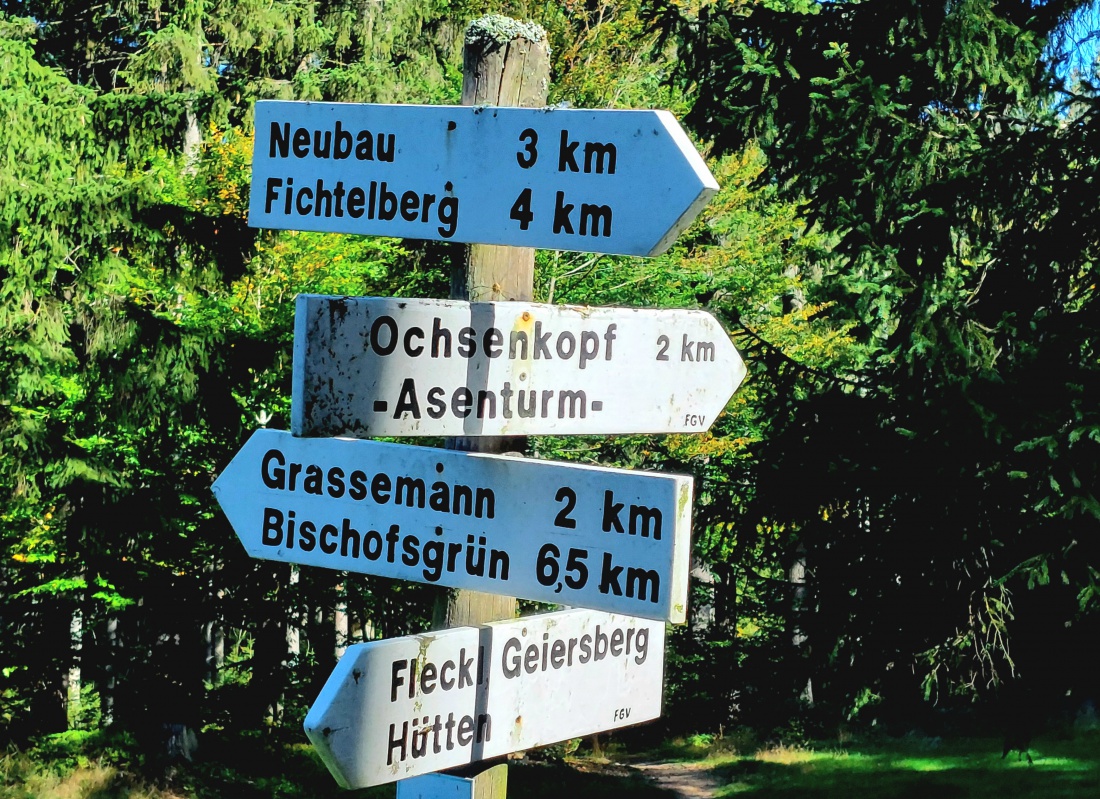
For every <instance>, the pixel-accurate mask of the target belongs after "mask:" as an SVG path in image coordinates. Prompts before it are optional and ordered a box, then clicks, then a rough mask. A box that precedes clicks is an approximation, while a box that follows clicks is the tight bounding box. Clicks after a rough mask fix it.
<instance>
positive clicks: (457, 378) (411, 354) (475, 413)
mask: <svg viewBox="0 0 1100 799" xmlns="http://www.w3.org/2000/svg"><path fill="white" fill-rule="evenodd" d="M744 376H745V364H744V362H743V361H742V360H741V356H740V355H738V353H737V350H736V349H735V348H734V346H733V344H732V343H731V342H730V339H729V336H728V335H727V334H726V332H725V331H724V330H723V329H722V326H721V325H720V324H718V322H717V321H716V320H715V319H714V317H712V316H711V315H710V314H708V313H705V312H703V311H685V310H658V309H631V308H588V307H578V306H562V305H538V304H534V303H520V302H496V303H475V304H471V303H467V302H460V301H455V300H401V299H385V298H376V297H324V296H317V295H299V297H298V301H297V307H296V317H295V332H294V388H293V398H292V400H293V401H292V405H291V429H292V430H293V431H294V433H295V434H296V435H302V436H331V435H351V436H362V437H366V436H478V435H491V436H500V435H547V434H557V435H576V434H586V433H590V434H612V433H680V432H701V431H704V430H706V429H707V428H709V427H710V426H711V424H713V423H714V420H715V418H716V417H717V416H718V414H719V413H721V412H722V409H723V408H725V406H726V403H727V402H728V401H729V398H730V396H731V395H732V394H733V392H734V391H735V390H736V389H737V387H738V385H740V383H741V381H742V380H743V379H744Z"/></svg>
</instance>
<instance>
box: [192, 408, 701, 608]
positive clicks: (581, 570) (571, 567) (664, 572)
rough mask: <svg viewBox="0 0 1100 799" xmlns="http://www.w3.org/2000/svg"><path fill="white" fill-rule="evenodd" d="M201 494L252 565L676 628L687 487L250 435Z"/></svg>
mask: <svg viewBox="0 0 1100 799" xmlns="http://www.w3.org/2000/svg"><path fill="white" fill-rule="evenodd" d="M213 488H214V494H215V495H216V496H217V499H218V503H219V504H220V505H221V507H222V510H223V511H225V515H226V516H227V517H229V521H230V523H231V524H232V526H233V529H234V530H235V531H236V533H237V537H238V538H240V539H241V543H243V544H244V547H245V549H246V550H248V553H249V554H250V555H252V556H253V557H256V558H266V559H268V560H279V561H284V562H287V563H300V564H303V565H307V566H324V567H327V568H330V569H339V570H341V571H352V572H364V573H366V574H377V575H381V576H384V577H394V578H397V579H402V580H413V581H416V582H421V583H435V584H438V585H444V586H448V587H451V588H465V589H472V590H476V591H485V592H488V593H493V594H503V595H505V596H517V597H522V598H525V599H535V600H540V601H543V602H553V603H560V604H564V605H579V606H581V607H589V608H595V609H599V610H607V611H611V612H615V613H627V614H630V615H634V616H642V617H646V618H652V619H663V620H668V621H672V622H681V621H683V620H684V616H685V605H686V603H687V583H688V568H689V566H688V560H689V555H690V543H689V535H690V525H691V490H692V479H691V478H690V477H687V476H680V475H667V474H659V473H652V472H641V471H630V470H626V469H609V468H605V467H599V466H586V465H581V464H571V463H555V462H551V461H539V460H534V459H530V458H520V457H507V456H503V455H484V454H478V453H467V452H459V451H455V450H444V449H434V448H429V447H416V446H410V445H404V444H389V443H384V442H379V441H369V440H357V439H347V438H298V437H295V436H292V435H291V434H290V433H287V432H285V431H280V430H257V431H256V432H255V433H253V434H252V437H251V438H249V440H248V442H247V443H246V444H245V445H244V447H242V448H241V451H240V452H238V453H237V455H236V457H234V458H233V460H232V461H231V462H230V463H229V465H228V466H227V467H226V469H225V471H224V472H223V473H222V474H221V476H220V477H218V479H217V480H216V481H215V483H214V486H213Z"/></svg>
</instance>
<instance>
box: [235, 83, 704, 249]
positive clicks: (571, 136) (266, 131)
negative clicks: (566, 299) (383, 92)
mask: <svg viewBox="0 0 1100 799" xmlns="http://www.w3.org/2000/svg"><path fill="white" fill-rule="evenodd" d="M255 120H256V140H255V145H254V151H253V159H252V195H251V202H250V205H249V212H248V223H249V224H250V225H251V226H253V227H262V228H277V229H282V230H313V231H323V232H334V233H360V234H366V235H372V236H394V237H397V238H411V239H433V240H439V241H456V242H468V243H479V244H504V245H511V246H517V247H541V248H544V249H552V250H574V251H578V252H597V253H618V254H623V255H658V254H660V253H661V252H664V250H666V249H667V248H668V247H669V246H670V245H671V244H672V242H673V241H675V240H676V237H677V236H678V235H679V233H680V232H681V231H682V230H683V229H684V228H686V227H687V226H688V225H689V224H690V223H691V221H692V220H693V219H694V218H695V216H696V214H698V213H699V211H700V210H701V209H702V208H703V206H704V205H706V203H707V201H708V200H709V199H710V197H711V196H712V195H713V194H714V193H715V192H716V191H717V190H718V184H717V183H716V182H715V180H714V177H713V176H712V175H711V173H710V171H709V170H708V169H707V167H706V164H705V163H704V162H703V159H702V158H701V157H700V156H699V154H698V153H697V152H696V150H695V147H694V146H693V145H692V144H691V141H690V140H689V139H688V137H687V135H686V134H685V133H684V131H683V129H682V128H681V127H680V125H679V124H678V123H677V122H676V120H675V118H674V117H673V116H672V114H670V113H669V112H668V111H652V110H648V111H610V110H604V111H592V110H576V109H555V108H539V109H532V108H501V107H491V106H429V105H371V104H360V103H311V102H301V101H297V102H290V101H274V100H265V101H262V102H258V103H256V107H255Z"/></svg>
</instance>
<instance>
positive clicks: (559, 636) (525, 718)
mask: <svg viewBox="0 0 1100 799" xmlns="http://www.w3.org/2000/svg"><path fill="white" fill-rule="evenodd" d="M664 637H665V629H664V624H662V623H660V622H653V621H645V620H642V619H638V618H634V617H630V616H619V615H613V614H607V613H602V612H599V611H592V610H579V609H578V610H565V611H559V612H556V613H547V614H543V615H539V616H530V617H526V618H521V619H516V620H514V621H502V622H493V623H491V624H487V625H484V626H482V627H481V628H480V629H478V628H473V627H456V628H452V629H449V630H442V631H440V632H435V633H425V634H423V635H414V636H408V637H405V638H395V639H391V640H386V641H373V642H370V643H366V644H358V645H356V646H352V647H349V648H348V650H347V652H346V653H345V655H344V656H343V657H342V658H341V659H340V662H339V663H338V664H337V666H336V668H335V669H334V670H333V672H332V675H331V676H330V677H329V679H328V681H327V682H326V683H325V686H324V687H323V688H322V689H321V693H320V695H319V696H318V697H317V700H316V701H315V702H314V704H313V706H312V707H311V708H310V711H309V714H308V715H307V716H306V720H305V730H306V735H307V736H308V737H309V739H310V741H312V742H313V745H314V747H315V748H316V749H317V751H318V753H319V754H320V756H321V759H322V760H323V761H324V763H325V764H326V765H327V766H328V768H329V771H331V772H332V774H333V776H334V777H335V778H336V780H337V781H338V782H339V783H340V784H341V785H343V786H344V787H346V788H364V787H367V786H370V785H379V784H382V783H386V782H393V781H394V780H401V779H404V778H406V777H412V776H415V775H418V774H426V773H429V772H433V771H439V770H441V769H447V768H453V767H455V766H459V765H463V764H466V763H471V762H474V761H477V760H484V759H487V758H493V757H500V756H502V755H505V754H508V753H509V752H516V751H520V750H523V749H532V748H534V747H537V746H544V745H547V744H552V743H555V742H557V741H563V740H567V739H569V738H576V737H580V736H583V735H590V734H592V733H596V732H602V731H604V730H611V729H616V728H620V727H625V726H627V725H632V724H638V723H640V722H643V721H650V720H652V719H655V718H658V717H659V716H660V714H661V693H662V680H663V676H664Z"/></svg>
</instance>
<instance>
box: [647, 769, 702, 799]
mask: <svg viewBox="0 0 1100 799" xmlns="http://www.w3.org/2000/svg"><path fill="white" fill-rule="evenodd" d="M633 767H634V768H636V769H638V771H640V772H642V774H644V775H645V777H646V778H647V779H648V780H650V781H651V782H652V783H653V784H654V785H656V786H657V787H658V788H664V789H665V790H667V791H672V792H674V793H675V794H676V795H677V796H680V797H682V799H710V797H712V796H714V795H715V793H716V792H717V790H718V787H719V785H720V783H719V781H718V780H717V779H715V777H714V776H712V775H711V773H710V772H709V771H707V767H706V765H705V764H703V763H634V764H633Z"/></svg>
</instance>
